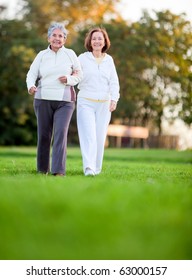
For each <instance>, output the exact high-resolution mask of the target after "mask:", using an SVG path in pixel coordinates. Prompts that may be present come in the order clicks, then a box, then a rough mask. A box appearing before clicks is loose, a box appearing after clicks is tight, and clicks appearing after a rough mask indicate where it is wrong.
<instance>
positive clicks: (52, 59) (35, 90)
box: [26, 23, 82, 175]
mask: <svg viewBox="0 0 192 280" xmlns="http://www.w3.org/2000/svg"><path fill="white" fill-rule="evenodd" d="M67 33H68V32H67V30H66V29H65V28H64V26H63V25H62V24H60V23H53V24H51V25H50V27H49V29H48V42H49V46H48V48H47V49H45V50H42V51H40V52H39V53H38V54H37V56H36V57H35V59H34V61H33V62H32V64H31V66H30V69H29V71H28V73H27V78H26V83H27V88H28V92H29V94H31V95H34V111H35V115H36V118H37V135H38V144H37V171H38V172H40V173H44V174H48V172H49V171H50V149H51V143H52V139H53V146H52V163H51V173H52V174H53V175H65V172H66V148H67V134H68V128H69V124H70V121H71V117H72V114H73V111H74V109H75V97H76V96H75V92H74V89H73V86H75V85H76V84H77V83H79V82H80V80H81V79H82V71H81V66H80V63H79V61H78V58H77V56H76V54H75V52H74V51H73V50H71V49H67V48H65V47H64V44H65V42H66V38H67Z"/></svg>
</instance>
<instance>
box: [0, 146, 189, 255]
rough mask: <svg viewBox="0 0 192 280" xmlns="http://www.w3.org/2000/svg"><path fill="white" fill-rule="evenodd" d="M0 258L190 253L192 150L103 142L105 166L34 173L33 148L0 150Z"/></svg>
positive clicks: (77, 157)
mask: <svg viewBox="0 0 192 280" xmlns="http://www.w3.org/2000/svg"><path fill="white" fill-rule="evenodd" d="M0 157H1V161H0V179H1V188H0V211H1V213H2V215H1V216H0V228H1V239H0V248H1V250H0V259H8V260H10V259H11V260H16V259H19V260H25V259H29V260H32V259H38V260H39V259H43V260H46V259H49V260H59V259H60V260H68V259H72V260H78V259H79V260H81V259H85V260H94V259H98V260H100V259H101V260H103V259H107V260H108V259H109V260H117V259H118V260H122V259H124V260H129V259H138V260H141V259H144V260H145V259H146V260H153V259H154V260H156V259H166V260H169V259H170V260H186V259H188V260H190V259H191V257H192V241H191V234H192V223H191V215H192V207H191V205H192V192H191V186H192V183H191V177H192V168H191V164H192V160H191V159H192V151H182V152H178V151H165V150H131V149H106V151H105V158H104V163H103V172H102V173H101V174H100V175H99V176H96V177H95V178H88V177H85V176H84V175H83V172H82V162H81V154H80V150H79V149H73V148H69V149H68V158H67V176H66V177H65V178H61V177H59V178H58V177H55V176H51V175H48V176H45V175H38V174H36V171H35V166H36V150H35V148H14V147H13V148H1V149H0Z"/></svg>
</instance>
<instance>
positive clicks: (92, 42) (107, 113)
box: [77, 27, 120, 176]
mask: <svg viewBox="0 0 192 280" xmlns="http://www.w3.org/2000/svg"><path fill="white" fill-rule="evenodd" d="M84 46H85V48H86V49H87V51H86V52H84V53H82V54H80V56H79V61H80V63H81V67H82V70H83V79H82V80H81V81H80V83H79V84H78V89H79V92H78V98H77V127H78V135H79V141H80V148H81V154H82V159H83V171H84V174H85V176H88V175H89V176H94V175H97V174H99V173H100V172H101V170H102V162H103V155H104V146H105V139H106V134H107V128H108V124H109V122H110V119H111V112H113V111H114V110H115V109H116V106H117V101H118V99H119V96H120V95H119V79H118V76H117V72H116V68H115V64H114V61H113V58H112V57H111V56H110V55H108V54H107V53H106V52H107V50H108V49H109V47H110V39H109V36H108V34H107V32H106V30H105V29H103V28H99V27H96V28H93V29H91V30H90V31H89V32H88V33H87V35H86V37H85V44H84Z"/></svg>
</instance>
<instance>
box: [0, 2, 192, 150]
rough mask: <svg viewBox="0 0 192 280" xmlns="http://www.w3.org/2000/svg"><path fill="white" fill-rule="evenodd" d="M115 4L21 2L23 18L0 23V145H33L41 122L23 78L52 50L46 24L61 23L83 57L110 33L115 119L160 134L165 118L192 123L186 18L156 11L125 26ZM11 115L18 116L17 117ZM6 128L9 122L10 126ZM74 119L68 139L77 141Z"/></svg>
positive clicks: (190, 39)
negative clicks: (101, 34) (100, 31)
mask: <svg viewBox="0 0 192 280" xmlns="http://www.w3.org/2000/svg"><path fill="white" fill-rule="evenodd" d="M116 2H117V1H113V0H109V1H103V0H101V1H100V0H99V1H88V0H84V1H63V0H61V1H52V0H49V1H46V3H45V2H43V5H42V1H37V0H35V1H31V0H24V1H23V3H24V7H23V10H22V15H23V18H22V19H20V20H19V19H18V20H1V21H0V40H1V56H0V62H1V63H0V80H1V83H0V94H1V100H0V130H1V135H0V144H1V145H14V144H19V145H20V144H25V145H27V144H28V145H30V144H35V141H36V119H35V116H34V112H33V101H32V97H31V96H28V94H27V88H26V83H25V77H26V73H27V71H28V68H29V66H30V64H31V62H32V60H33V58H34V56H35V55H36V53H37V52H38V51H40V50H42V49H44V48H46V47H47V27H48V25H49V24H50V22H51V21H55V20H58V21H63V22H64V23H66V25H67V28H68V29H69V31H70V32H69V36H68V40H67V43H66V47H69V48H72V49H74V50H75V51H76V53H77V54H80V53H81V52H84V51H85V49H84V38H85V33H86V32H87V30H88V29H89V27H92V26H95V25H100V26H103V27H105V28H106V29H107V31H108V33H109V36H110V39H111V48H110V50H109V54H111V55H112V56H113V58H114V61H115V64H116V67H117V72H118V76H119V79H120V87H121V91H120V94H121V98H120V100H119V103H118V108H117V110H116V111H115V112H114V113H113V114H112V122H113V121H114V120H115V119H117V118H118V119H120V120H121V121H122V123H124V124H127V125H139V126H148V127H150V128H152V129H154V128H155V130H156V129H157V128H158V130H159V134H160V133H161V124H162V119H168V120H169V121H170V122H171V121H173V120H174V119H175V118H178V117H179V118H181V119H182V120H183V121H184V122H185V123H186V124H188V125H191V123H192V74H191V63H192V47H191V46H192V26H191V23H190V22H189V21H187V20H185V15H184V14H181V15H175V14H172V13H171V12H170V11H164V12H154V13H153V15H152V16H149V14H148V13H147V12H144V14H143V16H142V18H141V19H140V20H139V21H138V22H135V23H132V24H128V23H127V22H125V21H124V20H122V18H121V17H120V15H119V14H118V13H116V12H115V4H116ZM13 116H14V117H13ZM8 124H9V125H8ZM77 138H78V137H77V129H76V115H75V114H74V116H73V119H72V122H71V126H70V134H69V141H70V143H78V139H77Z"/></svg>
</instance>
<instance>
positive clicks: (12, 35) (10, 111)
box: [0, 20, 45, 145]
mask: <svg viewBox="0 0 192 280" xmlns="http://www.w3.org/2000/svg"><path fill="white" fill-rule="evenodd" d="M0 40H1V51H2V53H1V57H0V80H1V83H0V94H1V99H0V130H1V135H0V144H1V145H20V144H34V143H35V137H34V132H36V120H35V118H34V112H33V101H32V98H31V97H30V96H29V95H28V93H27V88H26V82H25V79H26V73H27V71H28V69H29V66H30V64H31V62H32V60H33V59H34V57H35V55H36V52H37V51H38V50H39V48H40V47H42V46H43V45H45V43H44V41H43V40H42V39H38V37H37V34H36V33H35V32H34V30H33V31H30V30H28V28H27V27H25V24H24V22H22V21H17V20H13V21H8V20H7V21H6V20H5V21H1V22H0Z"/></svg>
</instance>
